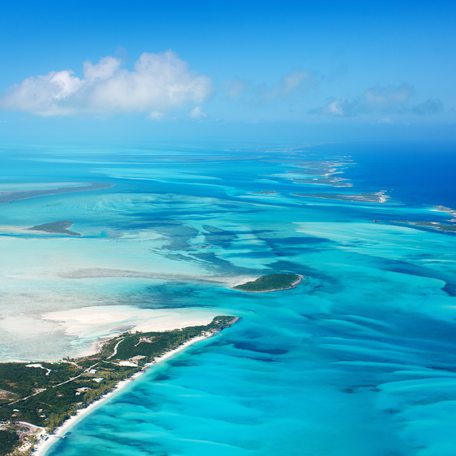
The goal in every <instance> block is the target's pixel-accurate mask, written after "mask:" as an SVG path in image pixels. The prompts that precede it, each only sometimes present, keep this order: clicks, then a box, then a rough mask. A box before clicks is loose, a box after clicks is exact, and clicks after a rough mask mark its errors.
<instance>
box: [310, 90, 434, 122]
mask: <svg viewBox="0 0 456 456" xmlns="http://www.w3.org/2000/svg"><path fill="white" fill-rule="evenodd" d="M442 109H443V104H442V102H441V101H440V100H438V99H429V100H425V101H423V102H420V103H416V102H414V90H413V87H411V86H410V85H408V84H401V85H399V86H387V87H380V86H376V87H371V88H369V89H367V90H365V91H364V92H363V94H362V95H361V96H359V97H356V98H332V99H330V100H328V101H327V102H326V103H325V104H324V105H323V106H321V107H319V108H317V109H313V110H312V111H310V112H311V113H312V114H321V115H328V116H334V117H353V116H358V115H363V114H417V115H428V114H435V113H438V112H439V111H441V110H442Z"/></svg>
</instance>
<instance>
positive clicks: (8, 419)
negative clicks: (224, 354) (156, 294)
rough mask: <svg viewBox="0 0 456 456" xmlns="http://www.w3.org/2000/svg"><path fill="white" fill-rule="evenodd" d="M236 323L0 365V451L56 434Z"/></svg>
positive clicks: (218, 322)
mask: <svg viewBox="0 0 456 456" xmlns="http://www.w3.org/2000/svg"><path fill="white" fill-rule="evenodd" d="M236 321H237V318H236V317H231V316H218V317H215V318H214V319H213V321H212V322H211V323H210V324H208V325H205V326H190V327H188V328H183V329H177V330H173V331H165V332H147V333H124V334H121V335H120V336H117V337H114V338H112V339H110V340H109V341H108V342H106V343H105V344H104V345H103V347H102V348H101V350H100V351H99V352H98V353H96V354H95V355H92V356H86V357H82V358H74V359H65V360H63V361H59V362H54V363H45V362H43V363H39V364H28V363H0V392H1V394H0V429H2V431H1V432H2V433H1V434H0V447H1V448H2V449H3V448H13V447H14V446H18V445H19V442H21V443H23V442H30V441H31V439H32V438H33V437H34V436H35V435H36V433H37V431H39V430H40V428H46V429H47V430H48V431H53V430H54V429H55V428H57V427H58V426H60V425H61V424H62V423H63V422H64V421H65V420H66V419H68V418H69V417H70V416H72V415H74V414H75V413H76V412H77V411H78V409H81V408H85V407H87V406H88V405H89V404H90V403H92V402H94V401H95V400H97V399H99V398H100V397H101V396H103V395H104V394H105V393H107V392H108V391H110V390H112V389H114V388H115V386H116V385H117V384H118V383H119V382H120V381H122V380H125V379H127V378H129V377H131V376H132V375H133V374H135V373H136V372H139V371H140V370H143V369H144V368H145V366H146V365H148V364H150V363H152V362H153V361H154V360H155V359H157V358H159V357H160V356H162V355H164V354H165V353H167V352H169V351H171V350H174V349H176V348H178V347H179V346H181V345H182V344H184V343H185V342H188V341H189V340H191V339H194V338H195V337H198V336H201V335H210V334H215V333H217V332H219V331H221V330H223V329H225V328H227V327H229V326H231V325H232V324H234V323H235V322H236ZM24 425H25V427H26V428H27V429H25V430H24V429H23V428H24ZM21 427H22V429H21ZM37 427H38V428H37ZM19 437H20V438H19ZM8 442H12V443H11V444H9V443H8ZM8 445H9V446H8ZM9 452H10V450H8V451H7V452H6V453H0V455H1V454H7V453H9ZM24 454H25V453H24Z"/></svg>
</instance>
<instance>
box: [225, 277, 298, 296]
mask: <svg viewBox="0 0 456 456" xmlns="http://www.w3.org/2000/svg"><path fill="white" fill-rule="evenodd" d="M302 279H303V276H302V275H299V274H289V273H286V274H267V275H264V276H261V277H258V279H255V280H251V281H249V282H245V283H241V284H239V285H236V286H235V287H234V288H235V289H236V290H242V291H249V292H253V293H266V292H271V291H282V290H289V289H290V288H295V287H297V286H298V285H299V284H300V283H301V281H302Z"/></svg>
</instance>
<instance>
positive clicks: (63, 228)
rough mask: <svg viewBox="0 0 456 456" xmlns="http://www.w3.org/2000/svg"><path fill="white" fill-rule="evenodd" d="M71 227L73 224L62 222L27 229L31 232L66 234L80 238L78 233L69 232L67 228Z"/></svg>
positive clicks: (66, 221)
mask: <svg viewBox="0 0 456 456" xmlns="http://www.w3.org/2000/svg"><path fill="white" fill-rule="evenodd" d="M72 225H73V222H70V221H68V220H62V221H58V222H50V223H44V224H43V225H35V226H32V227H31V228H29V230H31V231H43V232H45V233H51V234H67V235H68V236H80V235H81V234H80V233H76V231H71V230H69V228H71V226H72Z"/></svg>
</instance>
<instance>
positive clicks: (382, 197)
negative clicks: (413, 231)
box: [294, 190, 389, 204]
mask: <svg viewBox="0 0 456 456" xmlns="http://www.w3.org/2000/svg"><path fill="white" fill-rule="evenodd" d="M294 196H301V197H304V198H322V199H328V200H338V201H349V202H352V203H380V204H384V203H386V202H387V201H388V199H389V196H388V195H387V193H386V191H385V190H381V191H379V192H373V193H369V192H365V193H330V192H328V193H295V194H294Z"/></svg>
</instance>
